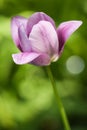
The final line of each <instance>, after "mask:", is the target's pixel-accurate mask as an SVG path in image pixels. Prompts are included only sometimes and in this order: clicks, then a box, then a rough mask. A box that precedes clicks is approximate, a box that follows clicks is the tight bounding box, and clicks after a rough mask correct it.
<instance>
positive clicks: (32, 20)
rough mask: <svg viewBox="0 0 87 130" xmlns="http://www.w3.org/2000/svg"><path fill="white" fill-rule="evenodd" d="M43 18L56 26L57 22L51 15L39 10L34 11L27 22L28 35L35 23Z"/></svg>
mask: <svg viewBox="0 0 87 130" xmlns="http://www.w3.org/2000/svg"><path fill="white" fill-rule="evenodd" d="M41 20H44V21H49V22H50V23H51V24H52V25H53V26H54V27H55V23H54V21H53V19H52V18H51V17H49V16H48V15H47V14H45V13H43V12H37V13H34V14H33V15H32V16H31V17H30V18H29V19H28V23H27V34H28V35H29V34H30V32H31V29H32V27H33V25H35V24H37V23H38V22H39V21H41Z"/></svg>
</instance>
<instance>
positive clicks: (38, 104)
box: [0, 0, 87, 130]
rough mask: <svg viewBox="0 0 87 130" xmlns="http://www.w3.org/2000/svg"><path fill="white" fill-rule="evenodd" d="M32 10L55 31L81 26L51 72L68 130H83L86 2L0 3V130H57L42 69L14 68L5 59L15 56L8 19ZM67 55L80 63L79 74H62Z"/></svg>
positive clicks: (86, 112) (86, 124) (86, 127)
mask: <svg viewBox="0 0 87 130" xmlns="http://www.w3.org/2000/svg"><path fill="white" fill-rule="evenodd" d="M37 11H42V12H45V13H47V14H48V15H50V16H51V17H52V18H53V19H54V20H55V22H56V25H57V26H58V25H59V24H60V23H61V22H63V21H68V20H82V21H83V25H82V26H81V27H80V28H79V29H78V30H77V31H76V32H75V33H74V34H73V35H72V36H71V37H70V38H69V39H68V41H67V42H66V45H65V49H64V52H63V54H62V56H61V58H60V59H59V60H58V61H57V62H56V63H52V65H51V68H52V72H53V75H54V77H55V79H56V83H57V87H58V91H59V94H60V97H61V99H62V101H63V104H64V107H65V110H66V113H67V116H68V119H69V122H70V125H71V128H72V130H87V0H24V1H22V0H0V130H63V124H62V121H61V118H60V114H59V111H58V108H57V104H56V101H55V98H54V94H53V90H52V87H51V84H50V82H49V79H48V77H47V73H46V71H45V69H44V68H41V67H37V66H33V65H22V66H18V65H16V64H15V63H14V62H13V60H12V56H11V55H12V54H13V53H17V52H19V50H18V49H17V48H16V46H15V45H14V43H13V40H12V37H11V29H10V22H11V17H13V16H15V15H22V16H24V17H30V16H31V15H32V14H33V13H34V12H37ZM73 55H76V56H79V57H80V58H82V60H83V62H84V66H85V67H84V69H83V71H82V72H81V73H78V74H73V73H70V72H69V71H68V70H67V67H66V62H67V60H68V58H69V57H70V56H73ZM76 64H77V63H76ZM76 64H75V62H74V66H75V65H76ZM72 68H73V65H72V67H71V69H72ZM77 68H78V67H77Z"/></svg>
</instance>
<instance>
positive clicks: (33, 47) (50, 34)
mask: <svg viewBox="0 0 87 130" xmlns="http://www.w3.org/2000/svg"><path fill="white" fill-rule="evenodd" d="M81 24H82V21H76V20H73V21H67V22H63V23H61V24H60V25H59V26H58V28H56V26H55V22H54V21H53V19H52V18H51V17H49V16H48V15H47V14H45V13H43V12H37V13H34V14H33V15H32V16H31V17H29V18H28V19H27V18H24V17H22V16H16V17H13V18H12V21H11V31H12V37H13V40H14V43H15V44H16V46H17V47H18V48H19V50H20V51H21V52H20V53H18V54H13V55H12V57H13V60H14V62H15V63H16V64H27V63H30V64H34V65H39V66H47V65H50V64H51V62H55V61H57V60H58V58H59V57H60V55H61V53H62V52H63V49H64V45H65V42H66V41H67V39H68V38H69V37H70V35H71V34H72V33H73V32H74V31H76V30H77V29H78V28H79V27H80V25H81Z"/></svg>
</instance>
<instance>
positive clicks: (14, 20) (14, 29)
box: [11, 16, 27, 50]
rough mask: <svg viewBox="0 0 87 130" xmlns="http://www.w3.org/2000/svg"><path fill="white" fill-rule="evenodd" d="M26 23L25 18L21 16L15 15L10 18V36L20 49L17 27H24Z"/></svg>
mask: <svg viewBox="0 0 87 130" xmlns="http://www.w3.org/2000/svg"><path fill="white" fill-rule="evenodd" d="M26 23H27V19H26V18H24V17H21V16H16V17H13V18H12V21H11V32H12V37H13V40H14V43H15V44H16V45H17V47H18V48H19V49H20V50H22V49H21V46H20V40H19V36H18V28H19V26H20V25H22V24H23V25H24V27H25V28H26Z"/></svg>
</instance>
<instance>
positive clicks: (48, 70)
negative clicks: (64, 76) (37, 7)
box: [46, 66, 71, 130]
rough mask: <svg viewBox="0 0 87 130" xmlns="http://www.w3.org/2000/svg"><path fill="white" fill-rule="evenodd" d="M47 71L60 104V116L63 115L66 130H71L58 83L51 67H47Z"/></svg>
mask: <svg viewBox="0 0 87 130" xmlns="http://www.w3.org/2000/svg"><path fill="white" fill-rule="evenodd" d="M46 70H47V73H48V76H49V79H50V81H51V83H52V86H53V90H54V94H55V97H56V100H57V103H58V108H59V111H60V114H61V118H62V121H63V124H64V127H65V130H71V128H70V125H69V122H68V119H67V116H66V113H65V110H64V107H63V104H62V101H61V99H60V97H59V95H58V92H57V87H56V83H55V81H54V78H53V75H52V72H51V69H50V66H47V67H46Z"/></svg>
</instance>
